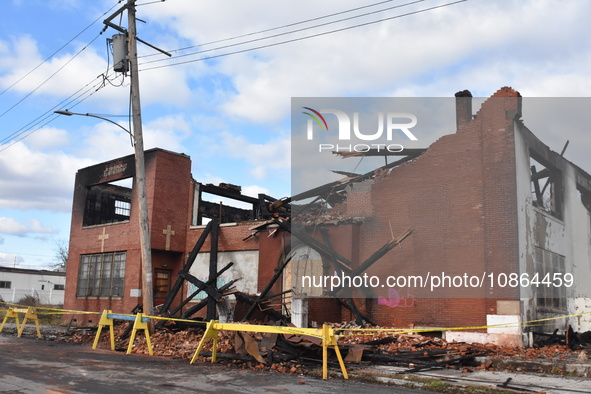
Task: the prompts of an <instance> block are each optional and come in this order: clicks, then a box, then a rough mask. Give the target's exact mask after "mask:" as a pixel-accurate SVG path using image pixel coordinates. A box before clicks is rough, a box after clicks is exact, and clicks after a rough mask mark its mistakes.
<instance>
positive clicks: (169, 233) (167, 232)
mask: <svg viewBox="0 0 591 394" xmlns="http://www.w3.org/2000/svg"><path fill="white" fill-rule="evenodd" d="M162 234H164V235H166V246H165V250H170V237H171V236H172V235H174V230H173V229H172V226H171V225H170V224H169V225H167V226H166V229H165V230H162Z"/></svg>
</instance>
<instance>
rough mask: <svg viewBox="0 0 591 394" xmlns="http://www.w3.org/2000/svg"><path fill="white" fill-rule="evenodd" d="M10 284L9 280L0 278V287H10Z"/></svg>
mask: <svg viewBox="0 0 591 394" xmlns="http://www.w3.org/2000/svg"><path fill="white" fill-rule="evenodd" d="M11 285H12V282H10V281H5V280H0V289H10V286H11Z"/></svg>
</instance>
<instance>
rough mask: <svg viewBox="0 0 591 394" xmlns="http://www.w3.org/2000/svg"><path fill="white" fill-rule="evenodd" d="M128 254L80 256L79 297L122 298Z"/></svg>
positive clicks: (77, 292) (77, 293) (114, 253)
mask: <svg viewBox="0 0 591 394" xmlns="http://www.w3.org/2000/svg"><path fill="white" fill-rule="evenodd" d="M125 259H126V252H113V253H97V254H86V255H82V256H80V270H79V273H78V288H77V291H76V295H77V296H79V297H122V296H123V279H124V277H125Z"/></svg>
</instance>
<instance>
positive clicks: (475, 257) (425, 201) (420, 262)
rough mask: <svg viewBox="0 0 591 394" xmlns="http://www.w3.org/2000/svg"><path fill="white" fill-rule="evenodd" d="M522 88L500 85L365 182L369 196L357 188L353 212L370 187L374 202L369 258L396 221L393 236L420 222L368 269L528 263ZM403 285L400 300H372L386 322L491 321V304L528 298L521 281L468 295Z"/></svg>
mask: <svg viewBox="0 0 591 394" xmlns="http://www.w3.org/2000/svg"><path fill="white" fill-rule="evenodd" d="M515 93H516V92H514V91H513V90H511V89H505V88H504V89H501V90H500V91H499V92H497V93H496V94H495V95H494V96H493V97H492V98H489V99H488V100H486V102H484V103H483V105H482V107H481V109H480V110H479V111H478V113H477V114H476V116H475V118H474V119H473V120H472V121H470V122H468V123H466V124H464V125H463V127H461V128H460V130H458V131H457V132H456V133H455V134H451V135H446V136H444V137H442V138H440V139H439V140H438V141H436V142H435V143H433V144H432V145H431V146H430V147H429V149H428V150H427V151H426V152H425V153H423V154H422V155H421V156H419V157H418V158H416V159H414V160H412V161H411V162H408V163H405V164H402V165H400V166H399V167H397V168H395V169H393V170H392V171H391V173H390V174H388V175H386V176H382V177H377V178H376V179H375V180H374V182H373V184H372V185H371V190H369V191H363V190H361V191H360V192H359V193H363V196H359V195H354V196H352V197H351V201H355V204H354V205H353V204H352V205H351V212H350V215H351V216H354V215H356V214H357V213H358V212H357V211H358V208H357V207H359V201H360V200H362V199H363V198H366V196H368V195H369V197H370V206H371V211H372V212H373V215H372V216H371V217H367V218H366V219H365V220H364V224H363V225H362V227H361V229H360V237H359V245H360V247H359V261H360V262H362V261H364V260H365V259H367V258H368V257H369V256H370V255H371V254H372V253H373V252H374V251H376V250H377V249H378V248H380V247H381V246H383V245H384V244H385V243H386V242H387V241H388V240H389V239H391V230H390V228H391V229H392V232H393V235H394V236H397V235H398V234H400V233H402V232H403V231H404V230H405V229H406V228H407V227H409V226H412V227H413V229H414V232H413V234H412V236H411V237H409V238H408V239H406V240H405V241H404V242H403V244H402V246H401V247H398V248H396V249H394V250H393V251H391V252H389V253H388V254H387V255H386V256H384V257H383V258H382V259H380V260H379V261H378V262H377V263H375V264H374V265H373V266H372V267H371V268H370V269H368V270H367V273H368V274H370V275H377V276H379V277H380V278H383V279H384V278H386V277H387V276H389V275H396V276H398V275H421V276H423V277H426V276H427V274H428V273H431V274H437V273H439V274H440V273H442V272H445V273H446V274H448V275H463V274H464V273H467V274H468V275H477V276H479V277H481V276H482V274H483V273H484V272H486V273H494V274H498V273H506V274H510V273H513V272H516V273H518V272H519V267H518V239H517V221H516V217H517V207H516V176H515V171H516V170H515V148H514V140H513V139H514V136H513V119H514V117H515V116H516V115H518V114H519V113H520V98H519V97H518V94H515ZM353 192H355V191H353ZM345 206H346V204H345ZM348 213H349V212H348ZM395 290H396V292H394V293H390V295H392V296H393V298H396V299H395V300H390V301H391V302H388V296H386V297H382V299H381V300H380V299H374V300H372V302H371V303H370V305H369V309H370V312H371V316H372V317H373V318H374V319H376V320H377V322H378V323H379V324H382V325H390V326H409V325H411V324H414V325H415V326H417V325H420V326H431V327H433V326H449V327H451V326H472V325H484V324H486V314H494V313H496V300H497V299H519V298H518V294H517V291H511V290H508V289H503V290H502V291H501V292H498V291H497V290H494V289H493V292H492V293H490V292H488V291H487V292H485V290H484V289H483V290H482V291H480V293H478V292H472V293H470V295H469V296H468V297H466V294H464V293H463V292H462V290H461V289H448V290H447V291H442V290H441V289H437V290H436V291H435V292H432V293H431V292H427V293H425V292H422V293H417V292H416V291H413V290H407V289H402V288H398V289H395ZM475 295H476V297H475Z"/></svg>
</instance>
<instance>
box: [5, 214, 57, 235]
mask: <svg viewBox="0 0 591 394" xmlns="http://www.w3.org/2000/svg"><path fill="white" fill-rule="evenodd" d="M55 232H56V231H55V229H53V228H52V227H44V226H43V225H42V224H41V222H39V220H37V219H31V220H30V223H29V224H23V223H20V222H17V221H16V220H14V219H13V218H10V217H0V233H2V234H10V235H17V236H26V235H30V234H53V233H55Z"/></svg>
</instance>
